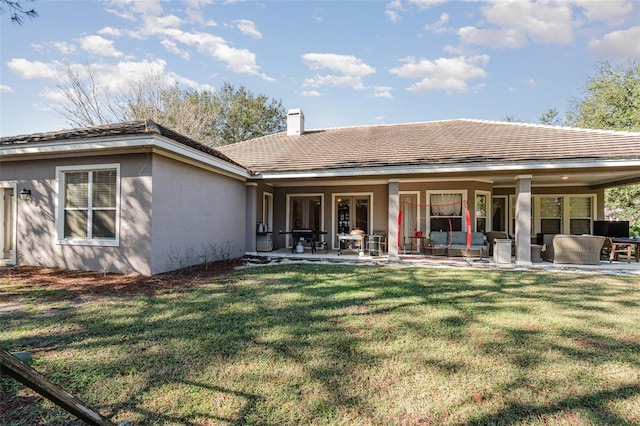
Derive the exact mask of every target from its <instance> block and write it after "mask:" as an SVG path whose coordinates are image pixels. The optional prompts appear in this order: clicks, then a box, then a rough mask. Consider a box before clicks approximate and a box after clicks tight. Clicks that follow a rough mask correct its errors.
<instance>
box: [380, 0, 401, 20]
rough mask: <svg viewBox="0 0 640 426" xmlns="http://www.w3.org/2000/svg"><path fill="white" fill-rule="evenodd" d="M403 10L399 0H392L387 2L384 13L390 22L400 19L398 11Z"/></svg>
mask: <svg viewBox="0 0 640 426" xmlns="http://www.w3.org/2000/svg"><path fill="white" fill-rule="evenodd" d="M404 10H405V9H404V8H403V7H402V2H401V1H400V0H393V1H391V2H389V3H387V8H386V10H385V11H384V13H385V14H386V15H387V18H389V20H390V21H391V22H398V21H400V13H401V12H404Z"/></svg>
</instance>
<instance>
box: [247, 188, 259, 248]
mask: <svg viewBox="0 0 640 426" xmlns="http://www.w3.org/2000/svg"><path fill="white" fill-rule="evenodd" d="M246 194H247V202H246V207H245V208H246V210H247V213H246V223H245V231H244V232H245V238H244V252H245V254H257V253H258V252H257V251H256V230H257V229H256V225H257V223H258V222H257V214H258V212H257V211H256V209H257V206H258V184H257V183H255V182H247V191H246Z"/></svg>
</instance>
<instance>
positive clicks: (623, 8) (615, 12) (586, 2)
mask: <svg viewBox="0 0 640 426" xmlns="http://www.w3.org/2000/svg"><path fill="white" fill-rule="evenodd" d="M574 2H575V4H576V5H578V6H580V7H581V8H583V9H584V14H585V17H586V18H587V19H588V20H589V21H605V22H607V23H609V24H611V25H618V24H620V23H622V22H623V21H624V18H625V17H627V15H629V14H630V13H632V12H633V4H632V3H633V2H632V1H629V0H621V1H619V0H607V1H594V0H574Z"/></svg>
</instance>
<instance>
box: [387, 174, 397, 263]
mask: <svg viewBox="0 0 640 426" xmlns="http://www.w3.org/2000/svg"><path fill="white" fill-rule="evenodd" d="M399 213H400V181H398V180H397V179H389V221H388V223H387V229H388V233H389V234H388V236H387V250H388V252H389V260H398V235H399V234H398V214H399Z"/></svg>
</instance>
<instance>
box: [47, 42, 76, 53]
mask: <svg viewBox="0 0 640 426" xmlns="http://www.w3.org/2000/svg"><path fill="white" fill-rule="evenodd" d="M51 44H52V45H53V47H55V48H56V49H58V52H60V54H61V55H70V54H72V53H74V52H75V51H76V46H75V45H74V44H71V43H67V42H65V41H60V42H55V41H54V42H52V43H51Z"/></svg>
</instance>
